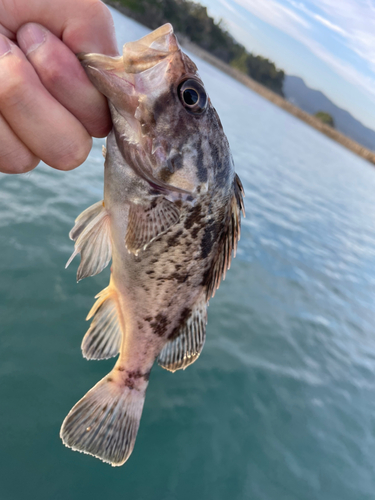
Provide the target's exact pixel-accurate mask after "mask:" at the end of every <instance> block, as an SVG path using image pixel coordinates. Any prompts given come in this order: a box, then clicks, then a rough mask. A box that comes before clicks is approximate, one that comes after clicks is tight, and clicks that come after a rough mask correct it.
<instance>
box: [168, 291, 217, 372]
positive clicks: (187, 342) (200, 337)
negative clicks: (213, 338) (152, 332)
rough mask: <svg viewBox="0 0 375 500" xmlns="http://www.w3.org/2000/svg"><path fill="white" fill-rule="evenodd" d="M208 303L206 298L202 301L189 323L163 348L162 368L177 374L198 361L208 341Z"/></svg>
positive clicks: (196, 307) (190, 317)
mask: <svg viewBox="0 0 375 500" xmlns="http://www.w3.org/2000/svg"><path fill="white" fill-rule="evenodd" d="M206 324H207V303H206V298H205V297H203V298H201V299H200V301H199V302H198V304H196V306H195V307H194V309H193V311H192V313H191V314H190V316H189V317H188V319H187V321H186V322H185V323H184V324H183V325H182V326H181V327H180V329H179V330H177V331H176V336H175V337H174V338H172V339H171V340H170V341H169V342H168V343H167V344H166V345H165V346H164V348H163V350H162V351H161V353H160V354H159V357H158V363H159V365H160V366H161V367H163V368H165V369H166V370H169V371H171V372H175V371H176V370H180V369H181V368H183V369H185V368H186V367H188V366H189V365H191V364H192V363H194V361H196V360H197V359H198V357H199V355H200V353H201V351H202V349H203V346H204V341H205V339H206Z"/></svg>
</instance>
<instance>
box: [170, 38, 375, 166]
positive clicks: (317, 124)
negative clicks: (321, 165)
mask: <svg viewBox="0 0 375 500" xmlns="http://www.w3.org/2000/svg"><path fill="white" fill-rule="evenodd" d="M179 41H180V42H181V45H182V46H183V47H184V48H185V49H187V50H189V51H190V52H192V53H193V54H194V55H196V56H197V57H200V58H201V59H203V60H204V61H206V62H208V63H209V64H211V65H212V66H215V67H216V68H218V69H220V70H221V71H222V72H223V73H226V74H227V75H229V76H231V77H232V78H234V79H235V80H237V81H239V82H240V83H242V84H243V85H245V86H246V87H248V88H249V89H251V90H253V91H254V92H256V93H257V94H259V95H260V96H261V97H264V99H267V100H268V101H270V102H272V103H273V104H275V105H276V106H278V107H279V108H282V109H284V110H285V111H287V112H288V113H290V114H291V115H293V116H295V117H296V118H299V119H300V120H302V121H303V122H305V123H307V124H308V125H310V126H311V127H313V128H315V129H316V130H318V131H319V132H321V133H322V134H324V135H326V136H327V137H329V138H330V139H332V140H334V141H336V142H338V143H339V144H341V145H342V146H344V147H345V148H347V149H349V150H350V151H352V153H355V154H357V155H358V156H361V157H362V158H363V159H365V160H367V161H369V162H370V163H372V164H374V165H375V152H374V151H371V150H370V149H368V148H366V147H365V146H362V145H361V144H359V143H358V142H356V141H354V140H353V139H350V138H349V137H347V136H346V135H344V134H342V133H341V132H338V131H337V130H336V129H334V128H332V127H330V126H329V125H326V124H324V123H323V122H321V121H320V120H319V118H316V117H315V116H313V115H310V114H309V113H306V111H303V110H302V109H300V108H298V107H297V106H295V105H294V104H292V103H290V102H289V101H287V100H286V99H284V98H283V97H281V96H280V95H278V94H276V93H275V92H273V91H272V90H270V89H268V88H267V87H264V85H262V84H261V83H258V82H256V81H255V80H253V79H252V78H250V77H249V76H247V75H245V74H244V73H241V72H240V71H238V70H237V69H235V68H232V66H229V64H226V63H225V62H223V61H221V60H220V59H218V58H217V57H215V56H213V55H212V54H210V53H209V52H207V51H205V50H204V49H201V48H200V47H198V46H197V45H196V44H194V43H192V42H190V41H189V40H187V39H184V37H182V38H181V40H179Z"/></svg>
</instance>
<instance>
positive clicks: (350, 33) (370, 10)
mask: <svg viewBox="0 0 375 500" xmlns="http://www.w3.org/2000/svg"><path fill="white" fill-rule="evenodd" d="M233 1H234V2H235V3H237V4H238V5H241V6H242V7H244V8H245V9H247V10H248V11H249V12H250V13H251V14H253V15H255V16H256V17H258V18H259V19H261V20H263V21H265V22H266V23H268V24H271V25H272V26H274V27H276V28H278V29H280V30H281V31H283V32H284V33H286V34H288V35H289V36H291V37H293V38H294V39H296V40H297V41H299V42H300V43H302V44H303V45H305V46H306V47H307V48H308V49H309V50H310V51H311V52H312V53H313V54H314V55H315V56H317V57H318V58H319V59H321V60H322V61H324V62H325V63H326V64H327V65H328V66H329V67H330V68H331V69H332V70H333V71H335V72H336V73H337V74H338V75H340V76H341V77H342V78H344V79H345V80H346V81H348V82H349V83H351V84H353V85H355V86H356V87H357V88H359V89H361V90H362V91H363V92H364V93H365V94H366V95H367V97H368V98H370V99H371V100H372V101H373V102H375V30H374V17H375V16H374V14H375V7H374V6H373V5H372V4H371V0H368V1H367V2H366V3H364V2H359V1H358V0H340V4H339V8H338V3H337V2H338V0H305V1H304V2H298V1H296V0H286V1H287V2H288V4H289V6H290V7H286V6H285V5H283V4H282V3H281V2H282V0H267V1H264V0H263V1H259V0H233ZM307 5H308V6H307ZM318 26H323V27H324V28H326V29H327V30H329V31H330V32H333V33H335V34H338V35H339V36H340V38H339V40H341V42H342V44H343V45H344V46H345V47H346V49H349V50H347V57H346V58H345V56H344V57H338V56H337V55H336V54H334V53H333V52H332V51H331V50H330V48H329V45H330V44H329V43H327V36H325V37H324V42H323V39H321V40H322V41H319V37H321V36H322V34H321V32H320V31H319V30H318ZM320 29H321V28H320ZM349 51H351V52H352V56H350V52H349ZM356 56H358V57H359V58H361V60H362V61H363V62H365V65H366V66H367V68H368V70H370V71H367V72H364V71H362V70H361V69H360V68H361V64H359V61H358V62H357V64H353V60H354V63H355V57H356ZM349 61H351V62H349ZM362 67H363V65H362ZM370 72H372V73H374V75H373V76H372V75H371V76H368V75H369V73H370Z"/></svg>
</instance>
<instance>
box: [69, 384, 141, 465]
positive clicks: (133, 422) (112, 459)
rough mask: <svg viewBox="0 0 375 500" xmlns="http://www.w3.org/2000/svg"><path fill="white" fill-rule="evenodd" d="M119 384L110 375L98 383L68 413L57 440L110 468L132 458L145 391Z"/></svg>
mask: <svg viewBox="0 0 375 500" xmlns="http://www.w3.org/2000/svg"><path fill="white" fill-rule="evenodd" d="M129 385H130V387H129V386H127V385H125V384H124V383H121V384H120V383H119V381H115V380H114V378H112V376H111V374H109V375H108V376H107V377H105V378H103V379H102V380H101V381H100V382H98V383H97V384H96V385H95V386H94V387H93V388H92V389H91V390H90V391H89V392H88V393H87V394H86V395H85V396H84V397H83V398H82V399H81V400H80V401H78V403H77V404H76V405H75V406H74V407H73V408H72V409H71V410H70V412H69V414H68V415H67V417H66V418H65V420H64V422H63V424H62V427H61V431H60V437H61V439H62V440H63V443H64V444H65V445H66V446H68V447H70V448H72V449H73V450H76V451H80V452H82V453H88V454H89V455H93V456H94V457H97V458H100V459H101V460H103V462H107V463H109V464H112V465H113V466H118V465H122V464H123V463H124V462H126V460H127V459H128V458H129V456H130V455H131V453H132V451H133V448H134V443H135V439H136V437H137V432H138V427H139V421H140V418H141V415H142V409H143V403H144V399H145V389H146V387H147V384H146V385H145V387H144V388H142V390H138V389H137V388H135V387H133V386H132V385H131V384H129Z"/></svg>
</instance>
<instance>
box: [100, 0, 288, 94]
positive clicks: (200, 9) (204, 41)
mask: <svg viewBox="0 0 375 500" xmlns="http://www.w3.org/2000/svg"><path fill="white" fill-rule="evenodd" d="M106 1H107V3H108V4H110V5H112V6H113V7H115V8H118V9H119V10H121V11H122V12H124V14H126V15H127V16H129V17H132V18H133V19H135V20H136V21H139V22H141V23H142V24H144V25H145V26H147V27H149V28H151V29H155V28H157V27H159V26H161V25H162V24H164V23H166V22H169V23H171V24H173V26H174V29H175V31H176V32H177V33H180V34H182V35H185V36H186V37H188V38H189V39H190V40H191V41H192V42H194V43H196V44H197V45H199V46H200V47H202V48H203V49H205V50H207V51H208V52H210V53H211V54H213V55H215V56H216V57H218V58H219V59H221V60H223V61H224V62H226V63H228V64H230V65H232V66H233V67H235V68H237V69H239V70H240V71H242V72H244V73H246V74H247V75H249V76H250V77H251V78H254V80H256V81H258V82H260V83H262V84H263V85H265V86H266V87H268V88H270V89H271V90H273V91H274V92H277V93H278V94H280V95H283V93H282V88H283V81H284V71H282V70H279V69H277V68H276V66H275V64H274V63H273V62H272V61H269V60H268V59H265V58H263V57H261V56H254V55H253V54H251V53H249V52H247V50H246V49H245V47H244V46H243V45H241V44H240V43H238V42H237V41H236V40H235V39H234V38H233V37H232V35H230V34H229V33H228V31H227V30H226V29H225V28H223V27H222V23H221V21H220V22H218V23H217V22H215V20H214V19H213V18H212V17H210V16H209V15H208V13H207V8H206V7H204V6H202V5H200V4H198V3H195V2H191V1H189V0H118V1H113V0H106Z"/></svg>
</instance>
